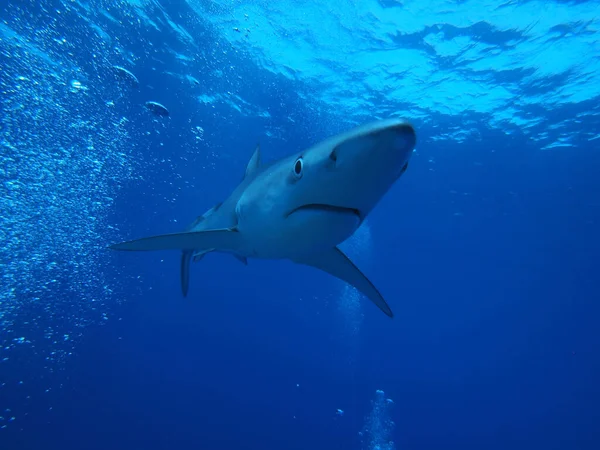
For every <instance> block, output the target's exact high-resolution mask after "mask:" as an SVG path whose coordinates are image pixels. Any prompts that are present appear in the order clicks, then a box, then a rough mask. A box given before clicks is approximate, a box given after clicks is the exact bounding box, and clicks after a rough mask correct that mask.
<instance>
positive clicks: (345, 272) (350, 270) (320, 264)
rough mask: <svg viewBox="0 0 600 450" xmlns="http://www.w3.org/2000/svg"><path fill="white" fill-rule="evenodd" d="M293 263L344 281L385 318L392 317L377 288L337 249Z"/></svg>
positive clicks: (296, 260)
mask: <svg viewBox="0 0 600 450" xmlns="http://www.w3.org/2000/svg"><path fill="white" fill-rule="evenodd" d="M294 261H295V262H297V263H300V264H306V265H307V266H313V267H316V268H317V269H321V270H322V271H324V272H327V273H328V274H330V275H333V276H334V277H337V278H339V279H340V280H342V281H345V282H346V283H348V284H349V285H351V286H354V287H355V288H356V289H358V290H359V291H360V292H362V293H363V294H364V295H365V296H366V297H367V298H368V299H369V300H371V301H372V302H373V303H375V305H377V307H378V308H379V309H381V310H382V311H383V312H384V313H385V314H386V315H387V316H389V317H393V316H394V314H393V313H392V310H391V309H390V307H389V306H388V304H387V303H386V301H385V300H384V299H383V297H382V296H381V294H380V293H379V291H378V290H377V288H376V287H375V286H373V283H371V282H370V281H369V279H368V278H367V277H366V276H365V275H364V274H363V273H362V272H361V271H360V269H359V268H358V267H356V266H355V265H354V263H353V262H352V261H350V258H348V257H347V256H346V255H345V254H344V253H343V252H342V251H341V250H340V249H339V248H337V247H333V248H332V249H331V250H327V251H324V252H321V253H315V254H312V255H310V256H307V257H306V258H301V259H295V260H294Z"/></svg>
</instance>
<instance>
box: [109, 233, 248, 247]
mask: <svg viewBox="0 0 600 450" xmlns="http://www.w3.org/2000/svg"><path fill="white" fill-rule="evenodd" d="M241 245H242V236H241V235H240V233H239V232H238V231H237V229H236V228H226V229H221V230H206V231H190V232H184V233H173V234H162V235H159V236H152V237H147V238H142V239H136V240H134V241H127V242H121V243H119V244H114V245H111V246H110V247H109V248H110V249H112V250H127V251H153V250H201V249H215V250H217V251H236V250H238V249H239V248H240V247H241Z"/></svg>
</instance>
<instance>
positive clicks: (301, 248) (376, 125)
mask: <svg viewBox="0 0 600 450" xmlns="http://www.w3.org/2000/svg"><path fill="white" fill-rule="evenodd" d="M415 143H416V134H415V131H414V129H413V127H412V126H411V125H410V124H409V123H407V122H405V121H403V120H400V119H388V120H382V121H378V122H373V123H369V124H366V125H363V126H361V127H357V128H355V129H353V130H350V131H348V132H346V133H343V134H340V135H337V136H334V137H331V138H329V139H327V140H325V141H323V142H321V143H319V144H317V145H315V146H313V147H311V148H309V149H307V150H304V151H302V152H299V153H296V154H294V155H290V156H288V157H286V158H282V159H280V160H277V161H274V162H271V163H268V164H261V160H260V159H261V158H260V149H259V148H258V147H257V148H256V150H255V152H254V155H253V156H252V158H251V159H250V162H249V163H248V166H247V168H246V175H245V177H244V179H243V180H242V182H241V183H240V184H239V185H238V186H237V187H236V188H235V190H234V191H233V192H232V193H231V195H230V196H229V197H228V198H227V199H226V200H225V201H224V202H223V203H221V204H219V205H217V206H215V207H213V208H211V209H210V210H209V211H207V212H206V213H205V214H204V215H202V216H200V217H198V219H196V221H194V223H192V224H191V225H190V226H189V227H188V229H187V230H186V231H185V232H183V233H175V234H165V235H160V236H153V237H148V238H142V239H138V240H135V241H129V242H123V243H120V244H115V245H112V246H111V247H110V248H112V249H113V250H131V251H145V250H181V251H182V257H181V282H182V290H183V294H184V295H186V294H187V291H188V286H189V266H190V260H191V259H192V258H194V260H199V259H201V258H202V256H203V255H204V254H206V253H208V252H212V251H216V252H228V253H232V254H233V255H234V256H236V257H237V258H238V259H240V260H241V261H242V262H244V263H246V261H247V258H268V259H290V260H292V261H294V262H297V263H300V264H306V265H309V266H313V267H316V268H318V269H321V270H323V271H325V272H328V273H329V274H331V275H333V276H335V277H337V278H340V279H341V280H343V281H345V282H347V283H349V284H351V285H353V286H354V287H355V288H357V289H358V290H359V291H361V292H362V293H363V294H364V295H366V296H367V297H368V298H369V299H370V300H371V301H372V302H373V303H375V304H376V305H377V306H378V307H379V308H380V309H381V310H382V311H383V312H384V313H385V314H387V315H388V316H390V317H392V316H393V314H392V310H391V309H390V307H389V306H388V305H387V303H386V302H385V300H384V299H383V297H382V296H381V294H380V293H379V291H377V289H376V288H375V286H373V284H372V283H371V282H370V281H369V280H368V279H367V278H366V277H365V276H364V275H363V274H362V273H361V271H360V270H359V269H358V268H357V267H356V266H355V265H354V264H353V263H352V262H351V261H350V260H349V259H348V258H347V257H346V255H344V254H343V253H342V252H341V251H340V250H339V249H338V248H337V245H338V244H340V243H342V242H343V241H345V240H346V239H348V238H349V237H350V236H351V235H352V234H353V233H354V232H355V231H356V229H357V228H358V227H359V226H360V224H361V223H362V221H363V220H364V219H365V217H367V215H368V214H369V213H370V212H371V210H372V209H373V207H375V205H376V204H377V203H378V202H379V200H380V199H381V197H383V195H384V194H385V193H386V192H387V191H388V190H389V189H390V187H391V186H392V185H393V184H394V182H395V181H396V180H397V179H398V178H399V177H400V176H401V175H402V174H403V173H404V171H405V170H406V168H407V166H408V160H409V158H410V156H411V154H412V152H413V149H414V147H415Z"/></svg>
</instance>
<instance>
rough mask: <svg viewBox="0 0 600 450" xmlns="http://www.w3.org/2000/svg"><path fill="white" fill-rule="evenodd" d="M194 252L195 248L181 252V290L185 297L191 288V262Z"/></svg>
mask: <svg viewBox="0 0 600 450" xmlns="http://www.w3.org/2000/svg"><path fill="white" fill-rule="evenodd" d="M193 253H194V251H193V250H186V251H183V252H181V292H182V294H183V296H184V297H186V296H187V294H188V291H189V289H190V262H191V260H192V255H193Z"/></svg>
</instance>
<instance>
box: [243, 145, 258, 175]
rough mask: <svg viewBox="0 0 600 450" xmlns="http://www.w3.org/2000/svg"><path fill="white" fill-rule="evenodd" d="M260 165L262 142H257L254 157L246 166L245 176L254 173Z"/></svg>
mask: <svg viewBox="0 0 600 450" xmlns="http://www.w3.org/2000/svg"><path fill="white" fill-rule="evenodd" d="M259 167H260V144H256V149H255V150H254V153H253V154H252V158H250V161H248V165H247V166H246V175H245V177H244V178H248V177H249V176H251V175H253V174H254V173H255V172H256V171H257V170H258V169H259Z"/></svg>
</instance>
